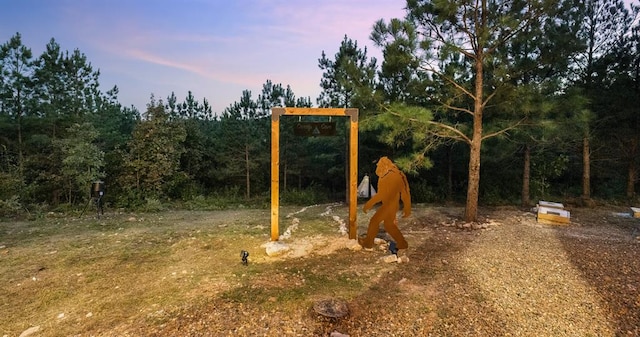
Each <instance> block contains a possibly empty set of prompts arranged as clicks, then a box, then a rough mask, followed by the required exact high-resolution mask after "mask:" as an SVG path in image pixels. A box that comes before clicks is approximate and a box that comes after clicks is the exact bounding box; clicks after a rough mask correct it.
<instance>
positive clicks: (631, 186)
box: [627, 138, 638, 199]
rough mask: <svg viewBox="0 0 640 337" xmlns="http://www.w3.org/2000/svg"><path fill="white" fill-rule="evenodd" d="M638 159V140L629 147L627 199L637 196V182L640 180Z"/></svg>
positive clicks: (634, 140)
mask: <svg viewBox="0 0 640 337" xmlns="http://www.w3.org/2000/svg"><path fill="white" fill-rule="evenodd" d="M637 157H638V139H635V138H634V139H632V140H631V144H630V146H629V168H628V169H627V198H629V199H632V198H633V197H635V196H636V187H635V186H636V180H637V179H638V166H637V165H636V161H635V159H634V158H637Z"/></svg>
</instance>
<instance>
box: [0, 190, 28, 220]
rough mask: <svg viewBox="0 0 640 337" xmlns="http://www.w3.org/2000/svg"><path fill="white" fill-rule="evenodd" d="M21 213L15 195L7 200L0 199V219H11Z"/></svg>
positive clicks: (19, 204) (21, 210)
mask: <svg viewBox="0 0 640 337" xmlns="http://www.w3.org/2000/svg"><path fill="white" fill-rule="evenodd" d="M23 213H24V210H23V208H22V204H21V203H20V199H19V198H18V196H17V195H13V196H11V197H9V198H8V199H1V198H0V218H12V217H16V216H18V215H20V214H23Z"/></svg>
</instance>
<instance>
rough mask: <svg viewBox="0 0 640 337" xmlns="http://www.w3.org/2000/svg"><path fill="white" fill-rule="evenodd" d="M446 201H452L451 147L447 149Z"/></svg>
mask: <svg viewBox="0 0 640 337" xmlns="http://www.w3.org/2000/svg"><path fill="white" fill-rule="evenodd" d="M447 165H448V166H449V167H447V201H448V202H452V201H453V145H451V146H448V147H447Z"/></svg>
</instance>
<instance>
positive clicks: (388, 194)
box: [358, 157, 411, 249]
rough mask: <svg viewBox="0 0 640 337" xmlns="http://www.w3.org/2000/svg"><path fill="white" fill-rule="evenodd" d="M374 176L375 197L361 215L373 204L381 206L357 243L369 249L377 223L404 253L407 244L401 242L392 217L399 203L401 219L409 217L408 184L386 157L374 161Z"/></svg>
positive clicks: (401, 239) (394, 216) (409, 197)
mask: <svg viewBox="0 0 640 337" xmlns="http://www.w3.org/2000/svg"><path fill="white" fill-rule="evenodd" d="M376 175H377V176H378V177H379V179H378V193H376V194H375V195H374V196H373V197H371V199H369V201H367V203H365V205H364V207H363V208H362V211H364V212H365V213H367V211H368V210H370V209H371V208H372V207H373V206H374V205H375V204H377V203H379V202H381V203H382V206H380V208H378V210H377V211H376V213H375V214H374V215H373V217H371V221H369V228H368V229H367V236H366V237H365V238H361V239H359V240H358V242H359V243H360V245H361V246H362V247H364V248H372V247H373V240H374V239H375V237H376V235H377V234H378V229H379V225H380V222H381V221H382V222H384V229H385V231H386V232H387V233H389V235H391V237H392V238H393V239H394V240H395V242H396V244H397V246H396V247H397V248H398V249H406V248H407V247H408V246H409V244H408V243H407V240H405V239H404V236H402V233H400V229H398V221H397V220H396V213H397V212H398V209H399V208H400V200H402V204H403V217H404V218H406V217H408V216H409V215H411V195H410V194H409V183H408V182H407V177H406V176H405V175H404V173H402V171H400V169H398V167H397V166H396V165H395V164H394V163H393V162H392V161H391V160H390V159H389V158H387V157H382V158H380V160H378V165H377V167H376Z"/></svg>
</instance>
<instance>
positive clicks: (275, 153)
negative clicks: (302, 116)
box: [271, 109, 281, 241]
mask: <svg viewBox="0 0 640 337" xmlns="http://www.w3.org/2000/svg"><path fill="white" fill-rule="evenodd" d="M280 114H281V113H280V111H279V110H277V111H276V109H273V110H272V112H271V241H278V237H279V236H280V230H279V228H278V219H279V218H278V217H279V216H280V214H279V211H280Z"/></svg>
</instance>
